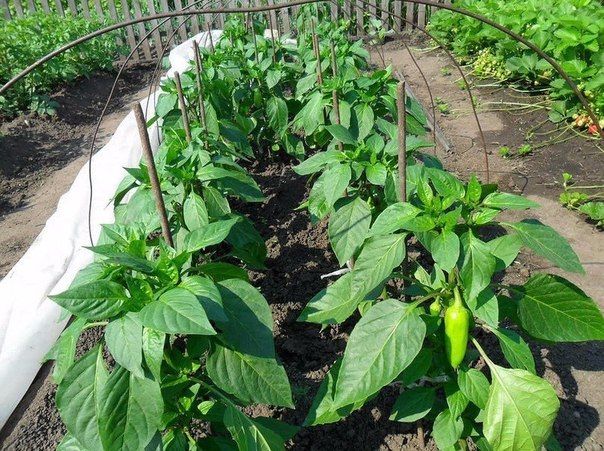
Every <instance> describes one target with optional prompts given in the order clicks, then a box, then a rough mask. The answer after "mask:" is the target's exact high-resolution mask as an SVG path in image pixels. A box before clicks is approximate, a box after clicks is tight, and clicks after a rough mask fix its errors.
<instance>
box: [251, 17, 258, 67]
mask: <svg viewBox="0 0 604 451" xmlns="http://www.w3.org/2000/svg"><path fill="white" fill-rule="evenodd" d="M250 23H251V25H252V37H253V38H254V56H255V57H256V64H257V65H260V60H259V59H258V42H257V40H256V29H255V28H254V17H252V20H251V21H250Z"/></svg>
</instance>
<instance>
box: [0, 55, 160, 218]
mask: <svg viewBox="0 0 604 451" xmlns="http://www.w3.org/2000/svg"><path fill="white" fill-rule="evenodd" d="M114 79H115V74H113V73H105V72H101V73H98V74H95V75H93V76H91V77H90V78H86V79H81V80H78V81H75V82H73V83H70V84H68V85H65V86H63V87H62V88H60V89H58V90H57V92H56V93H55V94H53V95H52V96H51V97H52V99H53V100H56V101H57V102H58V103H59V108H58V109H57V114H56V116H51V117H48V116H47V117H41V116H38V115H36V114H35V113H28V114H25V115H22V116H18V117H16V118H15V119H12V120H10V121H7V120H2V118H0V215H2V214H5V213H8V212H10V211H12V210H14V209H16V208H20V207H21V206H22V205H23V202H24V201H25V199H27V197H28V196H30V195H31V192H30V191H31V187H32V185H36V184H37V183H38V182H39V181H40V180H43V179H45V178H46V177H48V175H49V174H51V173H53V172H55V171H56V170H58V169H61V168H62V167H64V166H65V165H67V164H68V163H69V162H70V161H72V160H74V159H75V158H77V157H78V156H80V155H81V154H82V149H84V148H85V147H84V146H83V145H82V143H83V140H84V139H86V138H89V137H90V136H91V134H92V131H93V127H91V126H93V125H95V124H96V121H97V119H98V117H99V113H100V111H101V109H102V107H103V105H104V103H105V101H106V99H107V94H108V93H109V90H110V89H111V85H112V84H113V82H114ZM150 80H151V70H150V67H149V66H137V67H133V68H130V69H128V70H126V71H125V72H124V73H123V76H122V78H121V79H120V81H119V83H118V86H117V91H116V92H117V95H116V98H115V100H114V101H113V102H112V103H111V105H110V108H109V109H108V111H107V113H108V114H110V113H111V112H113V111H117V110H120V109H121V108H123V107H124V106H125V105H126V104H128V103H129V102H130V100H131V99H130V97H129V96H130V95H131V94H133V93H135V92H137V91H139V90H140V88H141V87H142V86H147V85H148V84H149V82H150ZM74 85H75V86H74ZM101 138H102V137H101ZM86 142H89V141H86Z"/></svg>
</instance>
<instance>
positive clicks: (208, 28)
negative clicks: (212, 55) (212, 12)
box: [206, 22, 214, 52]
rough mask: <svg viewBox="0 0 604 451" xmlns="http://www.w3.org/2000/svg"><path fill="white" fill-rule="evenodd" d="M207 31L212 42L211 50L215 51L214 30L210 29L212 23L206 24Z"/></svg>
mask: <svg viewBox="0 0 604 451" xmlns="http://www.w3.org/2000/svg"><path fill="white" fill-rule="evenodd" d="M206 30H207V32H208V39H209V40H210V50H211V51H212V52H213V51H214V40H213V39H212V28H211V27H210V22H208V23H206Z"/></svg>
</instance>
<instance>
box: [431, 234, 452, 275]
mask: <svg viewBox="0 0 604 451" xmlns="http://www.w3.org/2000/svg"><path fill="white" fill-rule="evenodd" d="M430 251H431V252H432V258H433V259H434V261H435V262H436V263H438V265H439V266H440V267H441V269H442V270H443V271H447V272H449V271H451V269H453V267H454V266H455V264H456V263H457V259H458V258H459V237H458V236H457V234H456V233H455V232H454V231H452V230H448V229H445V230H442V231H441V232H440V233H438V234H437V235H436V236H435V237H433V238H432V239H431V240H430Z"/></svg>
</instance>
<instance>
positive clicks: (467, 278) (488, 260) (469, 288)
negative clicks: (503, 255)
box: [460, 230, 496, 300]
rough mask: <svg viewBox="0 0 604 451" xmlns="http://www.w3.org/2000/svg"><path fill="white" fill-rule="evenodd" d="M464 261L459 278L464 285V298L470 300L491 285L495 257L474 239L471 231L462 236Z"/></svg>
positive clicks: (481, 242) (486, 247)
mask: <svg viewBox="0 0 604 451" xmlns="http://www.w3.org/2000/svg"><path fill="white" fill-rule="evenodd" d="M462 238H463V245H464V246H463V248H464V254H465V255H464V260H463V264H462V266H461V271H460V276H461V280H462V282H463V284H464V292H465V295H466V296H465V297H466V299H468V300H471V299H473V298H475V297H477V296H478V295H479V294H480V292H481V291H482V290H484V289H485V288H486V287H487V286H489V284H490V283H491V277H493V273H494V272H495V264H496V261H495V257H493V256H492V255H491V252H490V249H489V247H488V246H487V245H486V244H485V243H484V242H483V241H481V240H480V239H478V238H476V237H475V236H474V234H473V233H472V231H471V230H469V231H468V232H466V233H465V234H464V235H463V237H462Z"/></svg>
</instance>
